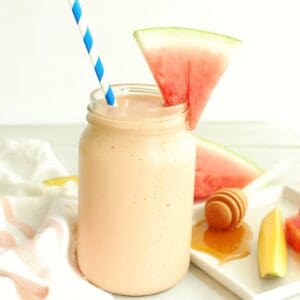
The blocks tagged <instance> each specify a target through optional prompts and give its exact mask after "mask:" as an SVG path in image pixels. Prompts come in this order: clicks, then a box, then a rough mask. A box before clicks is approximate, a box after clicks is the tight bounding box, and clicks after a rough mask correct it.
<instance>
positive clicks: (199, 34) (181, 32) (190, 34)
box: [133, 27, 241, 46]
mask: <svg viewBox="0 0 300 300" xmlns="http://www.w3.org/2000/svg"><path fill="white" fill-rule="evenodd" d="M152 33H153V45H155V44H157V45H159V44H160V40H159V38H158V33H160V35H161V38H162V39H163V40H164V41H165V40H166V39H167V37H168V35H173V34H174V33H176V36H178V39H179V38H180V39H182V41H183V42H186V41H196V42H203V41H207V42H208V41H211V42H218V43H220V46H222V44H223V45H228V46H239V45H240V44H241V40H239V39H236V38H233V37H231V36H228V35H224V34H219V33H215V32H210V31H203V30H198V29H192V28H181V27H152V28H145V29H139V30H136V31H135V32H134V34H133V36H134V38H135V39H136V40H137V42H138V44H139V45H140V46H142V44H143V42H142V39H141V38H140V37H141V35H143V34H147V35H148V37H151V35H150V34H152Z"/></svg>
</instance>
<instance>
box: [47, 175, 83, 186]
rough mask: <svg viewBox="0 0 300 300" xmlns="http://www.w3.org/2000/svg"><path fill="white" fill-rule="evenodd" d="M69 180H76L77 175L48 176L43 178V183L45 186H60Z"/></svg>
mask: <svg viewBox="0 0 300 300" xmlns="http://www.w3.org/2000/svg"><path fill="white" fill-rule="evenodd" d="M70 180H72V181H75V182H78V177H77V176H65V177H56V178H50V179H47V180H45V181H44V184H45V185H47V186H61V185H64V184H65V183H66V182H67V181H70Z"/></svg>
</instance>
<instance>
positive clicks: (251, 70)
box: [0, 0, 300, 128]
mask: <svg viewBox="0 0 300 300" xmlns="http://www.w3.org/2000/svg"><path fill="white" fill-rule="evenodd" d="M81 1H82V2H83V1H84V3H83V6H84V8H85V13H86V15H87V17H88V22H89V23H90V27H91V29H92V32H93V35H94V36H95V39H96V40H97V43H98V45H99V46H100V48H101V49H100V54H101V57H102V60H103V61H104V65H105V69H106V71H107V74H108V77H109V79H110V82H111V83H120V82H146V83H152V82H153V79H152V76H151V74H150V72H149V69H148V67H147V65H146V63H145V62H144V60H143V57H142V54H141V53H140V50H139V49H138V47H137V45H136V43H135V41H134V39H133V38H132V33H133V31H134V30H135V29H137V28H143V27H152V26H182V27H194V28H200V29H206V30H210V31H216V32H220V33H224V34H228V35H233V36H236V37H238V38H240V39H242V40H243V47H242V51H241V52H240V55H239V57H237V58H236V59H235V60H234V61H233V62H232V64H231V65H230V68H229V69H228V70H227V72H226V73H225V75H224V76H223V78H222V79H221V81H220V82H219V85H218V86H217V88H216V89H215V91H214V93H213V95H212V96H211V99H210V101H209V103H208V105H207V107H206V109H205V111H204V113H203V116H202V120H244V121H247V120H263V121H276V122H280V123H284V124H289V125H291V124H294V125H296V126H298V127H299V128H300V121H298V111H297V110H298V109H297V108H298V103H299V102H300V76H299V69H300V12H299V11H300V10H299V9H300V1H298V0H278V1H276V0H273V1H268V0H260V1H259V0H252V1H250V0H249V1H243V0H219V1H218V0H206V1H205V0H148V1H145V0H127V1H122V0H106V1H104V0H81ZM0 25H1V26H0V37H1V39H0V54H1V55H0V124H16V123H17V124H23V123H26V124H33V123H74V122H83V121H84V118H85V111H86V105H87V103H88V97H89V92H90V91H91V90H92V89H93V88H95V87H97V80H96V78H95V75H94V73H93V70H92V67H91V65H90V62H89V59H88V56H87V55H86V53H85V48H84V46H83V43H82V41H81V38H80V35H79V32H78V29H77V28H76V26H75V23H74V20H73V16H72V14H71V11H70V7H69V4H68V1H67V0H51V1H50V0H9V1H7V0H0Z"/></svg>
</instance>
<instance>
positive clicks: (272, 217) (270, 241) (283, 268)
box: [258, 208, 287, 278]
mask: <svg viewBox="0 0 300 300" xmlns="http://www.w3.org/2000/svg"><path fill="white" fill-rule="evenodd" d="M258 264H259V272H260V275H261V277H262V278H278V277H284V276H285V275H286V272H287V246H286V240H285V235H284V228H283V223H282V216H281V210H280V208H274V209H273V210H272V211H271V212H269V213H268V214H267V215H266V216H265V217H264V219H263V220H262V222H261V225H260V231H259V236H258Z"/></svg>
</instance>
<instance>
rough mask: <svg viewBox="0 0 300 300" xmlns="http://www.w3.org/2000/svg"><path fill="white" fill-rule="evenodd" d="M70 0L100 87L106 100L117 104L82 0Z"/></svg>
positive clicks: (110, 103)
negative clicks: (82, 5)
mask: <svg viewBox="0 0 300 300" xmlns="http://www.w3.org/2000/svg"><path fill="white" fill-rule="evenodd" d="M68 1H69V3H70V5H71V8H72V12H73V15H74V18H75V21H76V23H77V26H78V28H79V31H80V33H81V36H82V38H83V42H84V45H85V47H86V50H87V52H88V54H89V57H90V59H91V62H92V64H93V67H94V70H95V72H96V75H97V78H98V81H99V83H100V87H101V89H102V91H103V93H104V95H105V99H106V102H107V104H109V105H114V106H117V102H116V99H115V97H114V94H113V91H112V89H111V86H110V84H109V83H108V81H107V79H106V75H105V72H104V68H103V64H102V62H101V59H100V56H99V55H98V52H97V50H96V47H95V41H94V39H93V37H92V34H91V31H90V29H89V27H88V25H87V23H86V19H85V16H84V14H83V11H82V7H81V5H80V2H79V1H78V0H75V1H74V0H68Z"/></svg>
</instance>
